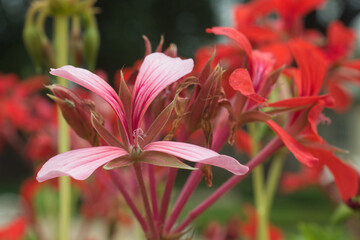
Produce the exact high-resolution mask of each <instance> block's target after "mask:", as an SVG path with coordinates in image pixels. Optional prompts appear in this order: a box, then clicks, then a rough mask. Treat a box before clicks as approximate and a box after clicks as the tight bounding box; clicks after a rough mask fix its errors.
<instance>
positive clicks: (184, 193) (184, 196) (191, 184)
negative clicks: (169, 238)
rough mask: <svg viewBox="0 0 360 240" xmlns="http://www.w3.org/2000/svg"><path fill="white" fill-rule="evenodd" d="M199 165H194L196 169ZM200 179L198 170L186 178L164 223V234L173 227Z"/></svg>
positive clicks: (200, 173)
mask: <svg viewBox="0 0 360 240" xmlns="http://www.w3.org/2000/svg"><path fill="white" fill-rule="evenodd" d="M200 166H201V164H200V163H198V164H196V166H195V167H196V168H198V167H200ZM201 179H202V172H201V171H200V170H195V171H193V172H191V174H190V176H189V177H188V179H187V181H186V183H185V186H184V187H183V189H182V190H181V192H180V194H179V197H178V199H177V201H176V203H175V205H174V207H173V210H172V212H171V214H170V216H169V218H168V220H167V221H166V223H165V232H169V231H170V230H171V228H172V227H173V226H174V224H175V222H176V219H177V218H178V217H179V215H180V213H181V211H182V209H183V208H184V206H185V204H186V203H187V201H188V200H189V198H190V196H191V194H192V193H193V192H194V191H195V189H196V187H197V186H198V185H199V183H200V181H201Z"/></svg>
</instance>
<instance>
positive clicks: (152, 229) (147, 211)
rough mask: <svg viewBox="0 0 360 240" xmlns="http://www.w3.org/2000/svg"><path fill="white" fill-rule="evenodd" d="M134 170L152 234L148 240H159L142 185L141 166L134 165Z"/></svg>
mask: <svg viewBox="0 0 360 240" xmlns="http://www.w3.org/2000/svg"><path fill="white" fill-rule="evenodd" d="M134 170H135V174H136V178H137V180H138V183H139V188H140V193H141V197H142V200H143V204H144V208H145V212H146V218H147V222H148V224H149V225H150V229H151V232H152V236H151V238H150V239H155V240H160V236H159V232H158V229H157V228H156V227H155V221H154V218H153V214H152V212H151V208H150V204H149V199H148V195H147V193H146V188H145V183H144V179H143V175H142V174H143V173H142V170H141V164H140V163H134Z"/></svg>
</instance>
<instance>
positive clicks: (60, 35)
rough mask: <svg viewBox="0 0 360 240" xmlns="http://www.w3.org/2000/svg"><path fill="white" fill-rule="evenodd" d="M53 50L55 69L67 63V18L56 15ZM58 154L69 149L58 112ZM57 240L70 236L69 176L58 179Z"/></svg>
mask: <svg viewBox="0 0 360 240" xmlns="http://www.w3.org/2000/svg"><path fill="white" fill-rule="evenodd" d="M54 36H55V38H54V48H55V53H56V65H57V67H60V66H63V65H66V64H67V63H68V56H69V51H68V49H69V45H68V17H67V16H63V15H58V16H55V17H54ZM57 79H58V80H57V81H58V83H59V84H60V85H62V86H64V87H67V85H68V84H67V81H66V80H65V79H63V78H60V77H58V78H57ZM58 124H59V128H58V152H59V153H63V152H66V151H69V149H70V135H69V126H68V125H67V123H66V120H65V119H64V117H63V116H62V114H61V112H60V109H59V110H58ZM59 194H60V206H59V233H58V234H59V239H60V240H67V239H69V234H70V230H69V227H70V217H71V208H70V202H71V183H70V177H69V176H62V177H60V179H59Z"/></svg>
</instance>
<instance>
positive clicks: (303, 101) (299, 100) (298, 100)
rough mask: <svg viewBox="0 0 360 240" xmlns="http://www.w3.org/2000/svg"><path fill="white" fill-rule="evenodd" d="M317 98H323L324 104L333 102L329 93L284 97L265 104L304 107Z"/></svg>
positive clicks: (316, 100)
mask: <svg viewBox="0 0 360 240" xmlns="http://www.w3.org/2000/svg"><path fill="white" fill-rule="evenodd" d="M319 100H325V102H326V106H327V107H330V106H332V104H333V102H332V101H330V100H331V99H329V95H321V96H309V97H294V98H290V99H285V100H281V101H277V102H273V103H268V104H267V105H266V106H268V107H286V108H289V107H305V106H308V105H313V104H316V103H317V102H318V101H319Z"/></svg>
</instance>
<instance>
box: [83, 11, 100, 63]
mask: <svg viewBox="0 0 360 240" xmlns="http://www.w3.org/2000/svg"><path fill="white" fill-rule="evenodd" d="M83 21H84V36H83V44H84V57H85V60H86V62H87V64H88V68H89V69H90V70H95V65H96V58H97V54H98V50H99V45H100V34H99V30H98V26H97V23H96V19H95V16H94V13H93V12H92V11H87V12H85V13H84V14H83Z"/></svg>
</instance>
